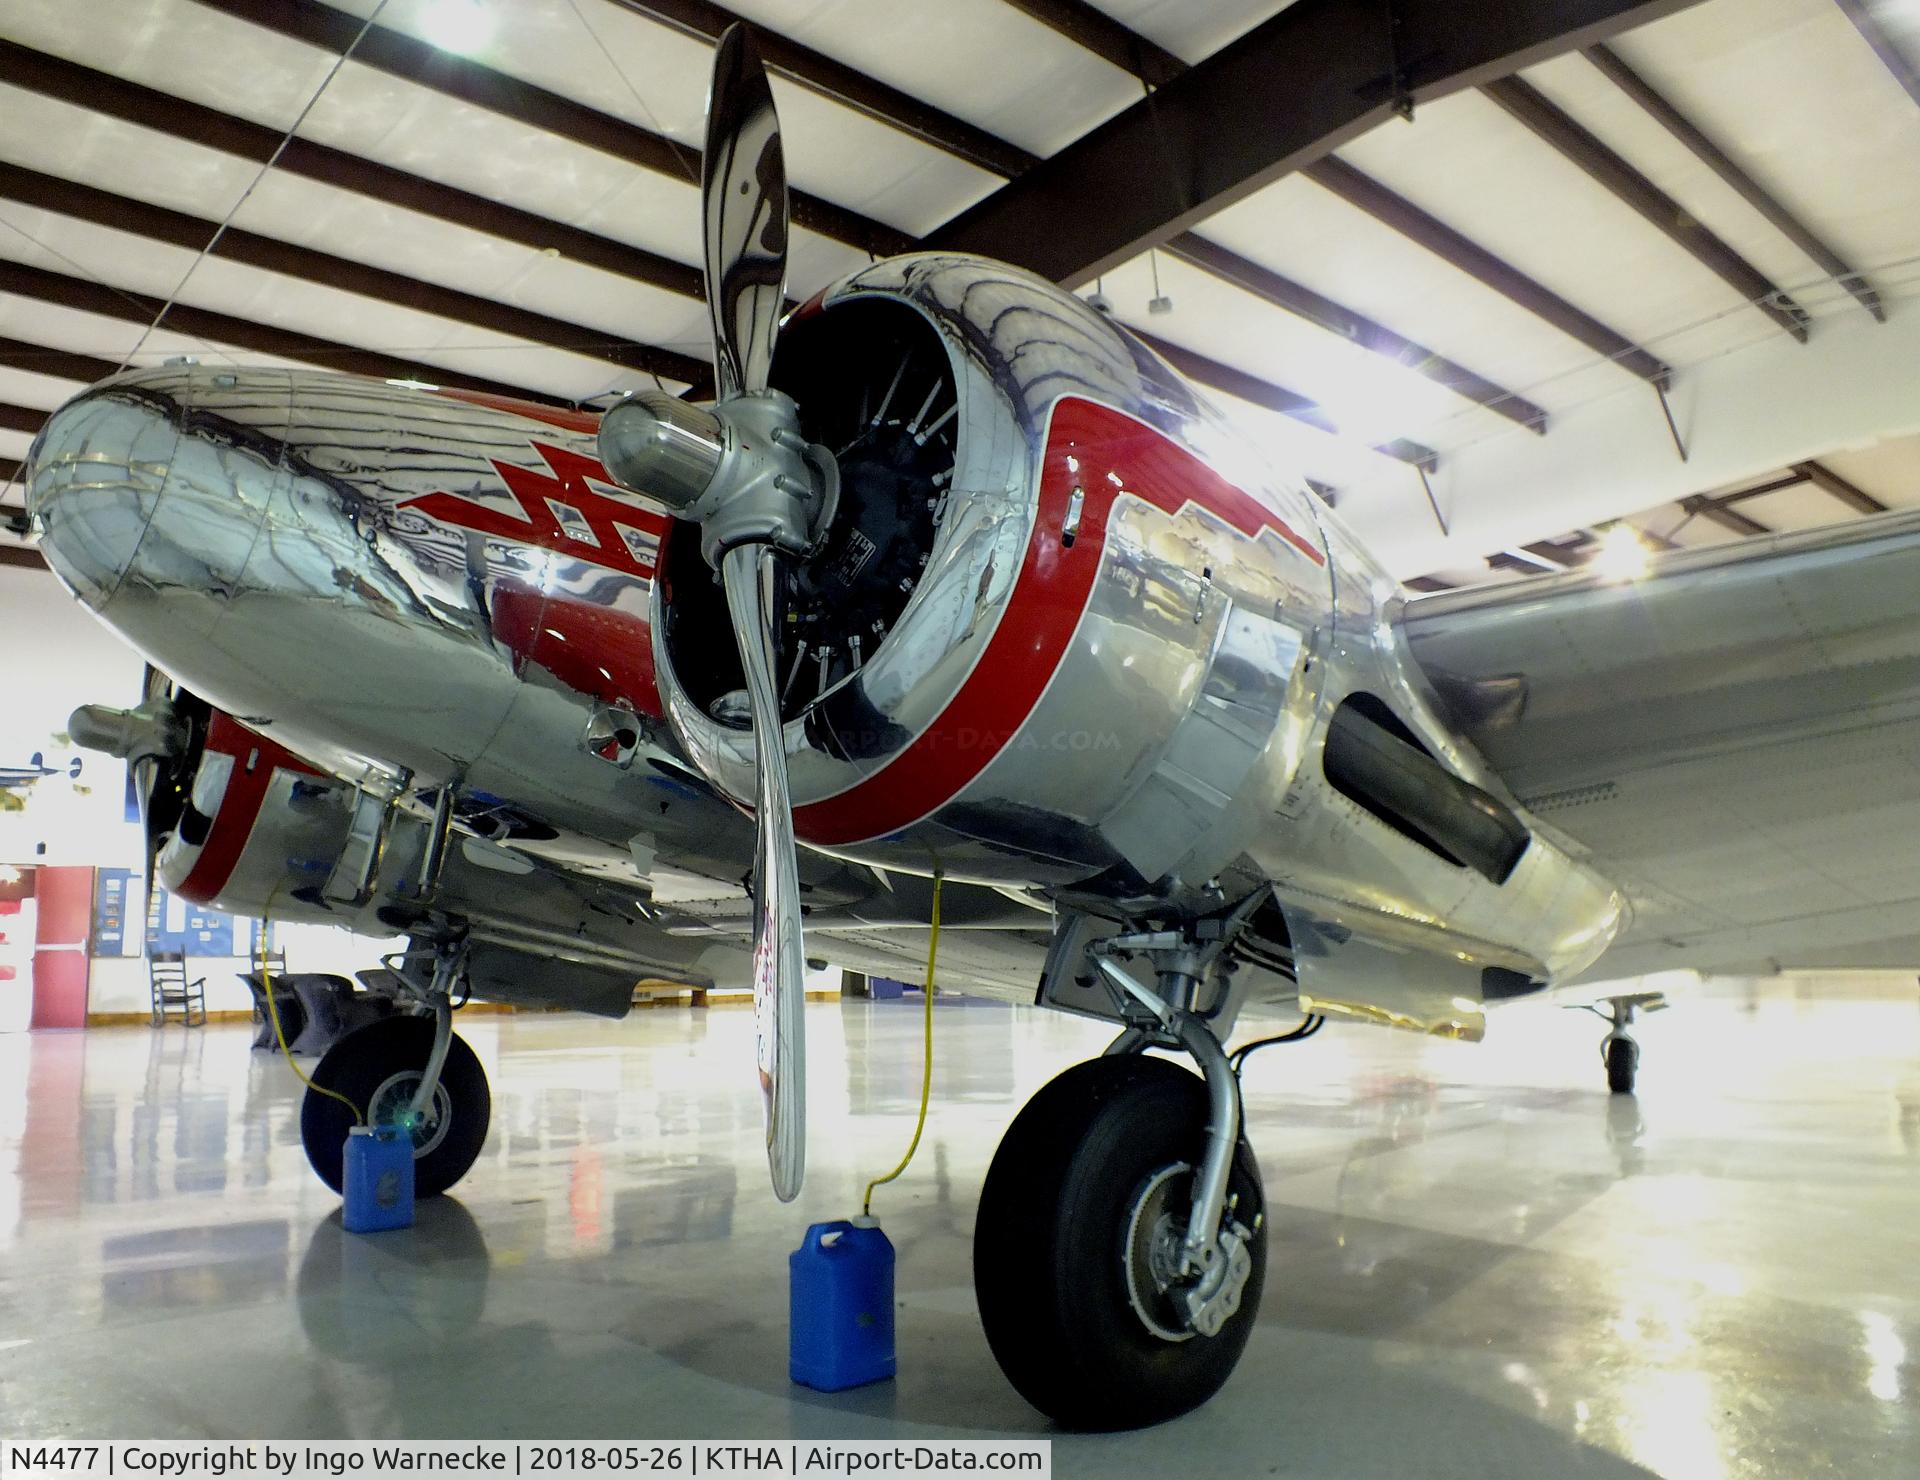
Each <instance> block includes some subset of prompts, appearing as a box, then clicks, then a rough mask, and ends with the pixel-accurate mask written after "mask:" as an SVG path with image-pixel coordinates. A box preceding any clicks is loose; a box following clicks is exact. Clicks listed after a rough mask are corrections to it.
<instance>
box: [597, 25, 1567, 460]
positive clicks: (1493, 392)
mask: <svg viewBox="0 0 1920 1480" xmlns="http://www.w3.org/2000/svg"><path fill="white" fill-rule="evenodd" d="M608 3H610V4H613V5H616V6H618V7H619V8H621V9H622V10H628V11H632V12H634V13H636V14H639V15H643V16H646V17H648V18H650V19H652V20H655V21H658V22H659V23H660V24H662V25H666V26H670V27H672V28H673V29H675V30H678V31H680V32H682V33H683V34H685V35H689V36H695V37H699V38H701V39H703V40H708V41H717V40H718V39H719V37H720V35H721V33H722V32H724V31H725V30H726V28H727V27H728V26H729V25H731V24H733V23H734V22H735V21H737V20H739V19H740V17H739V16H737V15H735V14H734V13H733V12H732V11H730V10H727V9H725V8H723V7H721V6H719V5H714V4H711V3H709V0H608ZM1020 8H1021V9H1022V10H1024V11H1027V13H1029V14H1031V15H1033V17H1034V18H1035V19H1036V20H1040V21H1041V22H1042V23H1043V24H1046V25H1048V26H1051V27H1052V28H1053V29H1055V30H1058V31H1060V32H1061V33H1062V34H1063V35H1066V36H1068V37H1069V38H1070V39H1072V40H1074V41H1076V42H1078V43H1080V44H1082V45H1083V46H1088V47H1089V49H1092V50H1095V51H1096V52H1097V53H1099V54H1101V55H1107V54H1108V53H1112V56H1114V57H1124V58H1126V60H1125V61H1123V62H1118V63H1116V65H1121V66H1123V67H1125V68H1126V70H1129V71H1133V72H1135V74H1136V75H1139V76H1143V77H1151V78H1158V79H1162V80H1171V79H1172V78H1173V77H1174V76H1177V75H1178V74H1179V73H1180V72H1183V71H1185V70H1186V64H1185V63H1184V62H1182V61H1181V60H1180V59H1179V58H1178V57H1176V56H1174V55H1173V54H1172V53H1170V52H1165V51H1162V50H1160V49H1159V48H1158V47H1155V46H1154V45H1153V43H1152V42H1150V41H1147V40H1146V39H1145V38H1144V37H1140V36H1137V35H1135V34H1134V33H1133V32H1131V31H1129V30H1127V29H1126V27H1124V26H1122V25H1120V24H1119V22H1117V21H1114V20H1111V19H1109V18H1108V17H1106V16H1105V15H1103V14H1101V12H1099V11H1097V10H1094V9H1093V8H1092V7H1090V6H1086V5H1082V4H1079V3H1077V0H1048V3H1040V0H1036V3H1035V4H1034V5H1033V6H1032V7H1031V8H1029V7H1028V6H1025V5H1022V6H1020ZM754 39H755V42H756V44H757V45H758V46H759V48H760V51H761V55H762V56H763V57H764V58H765V59H766V61H767V64H768V65H769V66H770V67H772V68H773V69H774V70H776V71H778V72H782V73H784V74H785V75H787V76H789V77H791V78H792V79H793V80H794V81H796V82H798V83H800V84H802V85H803V86H806V87H808V88H811V89H812V90H813V91H815V92H817V93H819V94H820V95H821V96H822V97H826V98H829V99H832V100H833V101H835V102H838V103H841V104H843V105H844V106H846V107H849V108H852V109H855V110H856V111H858V112H861V113H864V114H865V115H866V116H868V117H869V118H873V119H876V120H878V121H879V122H881V123H885V124H888V125H890V126H892V127H894V128H896V129H898V130H900V131H901V132H903V133H906V134H909V135H911V136H912V137H914V138H918V139H920V140H922V141H923V142H926V143H929V144H932V145H934V146H935V147H937V148H940V149H943V150H945V151H946V152H947V153H949V154H952V155H954V156H955V157H957V158H960V159H965V160H967V161H969V162H970V163H972V164H976V165H978V166H980V167H981V168H982V169H987V170H992V171H994V172H995V173H997V174H1000V175H1002V176H1006V177H1010V178H1011V177H1016V176H1018V175H1020V174H1021V173H1023V172H1024V171H1026V170H1027V169H1029V168H1031V167H1032V166H1033V165H1036V164H1038V163H1039V162H1040V161H1039V156H1037V155H1034V154H1029V153H1028V152H1027V151H1026V150H1024V149H1021V148H1020V147H1019V146H1017V145H1015V144H1012V143H1009V142H1008V141H1007V140H1004V139H1000V138H998V137H996V136H995V135H993V134H990V133H988V132H987V131H986V130H984V129H980V128H976V127H975V126H974V125H972V124H969V123H966V122H964V121H962V120H960V119H957V118H954V117H953V116H952V115H950V114H946V113H942V112H940V111H939V110H937V109H934V108H931V107H929V106H928V105H926V104H924V103H920V102H918V101H917V100H915V99H913V98H911V97H908V96H907V95H906V94H904V93H901V92H898V91H897V90H895V89H893V88H890V87H887V86H886V85H885V84H882V83H878V82H875V81H874V80H873V79H871V78H869V77H866V76H864V75H862V74H861V73H858V72H855V71H853V70H852V69H851V68H848V67H846V66H843V65H842V64H841V63H839V62H835V61H833V60H832V59H831V58H828V57H824V56H822V55H821V54H820V53H818V52H815V51H811V50H809V49H808V48H806V47H803V46H800V45H799V44H798V43H796V42H792V41H789V40H787V39H786V38H785V37H783V36H780V35H779V34H778V33H775V32H770V31H767V30H765V29H760V28H756V30H755V32H754ZM1109 59H1112V58H1111V57H1110V58H1109ZM1166 250H1167V254H1168V255H1169V256H1172V257H1177V258H1179V259H1180V260H1181V261H1183V262H1185V263H1187V264H1188V265H1189V266H1192V267H1195V268H1198V269H1199V270H1200V271H1202V272H1205V273H1207V274H1209V275H1210V276H1213V277H1216V278H1219V279H1220V280H1221V281H1223V282H1227V283H1231V284H1232V285H1234V286H1235V287H1238V288H1240V289H1241V290H1243V291H1245V292H1249V293H1252V294H1254V295H1256V296H1257V297H1260V298H1262V299H1265V300H1266V301H1267V302H1268V303H1270V304H1272V305H1274V306H1275V307H1276V308H1280V309H1284V310H1285V311H1287V312H1288V313H1292V314H1295V315H1297V316H1299V317H1301V318H1304V319H1306V320H1308V321H1309V322H1310V323H1313V324H1316V325H1318V326H1319V327H1321V328H1323V329H1326V330H1328V331H1330V332H1331V333H1334V334H1338V335H1340V336H1341V337H1342V338H1344V339H1346V340H1348V341H1349V342H1351V343H1353V344H1357V345H1359V346H1360V347H1361V348H1362V349H1366V350H1369V351H1371V352H1372V353H1374V354H1378V355H1381V356H1383V357H1385V358H1387V359H1391V360H1395V361H1397V362H1398V363H1400V364H1402V365H1405V366H1407V367H1408V368H1409V369H1412V370H1414V371H1416V372H1417V373H1419V374H1421V375H1424V376H1426V377H1427V378H1429V379H1431V380H1433V381H1435V382H1437V383H1438V384H1440V385H1444V386H1446V387H1447V388H1448V389H1449V390H1452V391H1454V392H1455V393H1456V394H1458V395H1461V396H1464V397H1465V398H1467V399H1468V400H1470V401H1473V402H1476V403H1477V404H1479V405H1482V406H1485V407H1487V408H1488V409H1489V410H1492V411H1495V412H1497V413H1499V414H1500V415H1502V416H1505V417H1507V418H1509V419H1510V420H1512V421H1515V422H1518V423H1520V424H1521V425H1522V426H1526V427H1529V428H1531V429H1532V430H1534V431H1536V432H1544V431H1545V430H1546V420H1547V414H1546V412H1545V411H1544V410H1543V409H1542V408H1541V407H1539V406H1536V405H1534V404H1533V403H1532V402H1531V401H1528V400H1527V399H1526V398H1524V397H1523V396H1520V395H1518V394H1517V393H1515V392H1513V391H1510V390H1507V389H1506V388H1505V387H1504V386H1500V385H1496V384H1494V383H1493V382H1492V381H1490V380H1487V379H1485V378H1484V377H1482V376H1480V375H1476V374H1475V373H1474V372H1473V371H1471V370H1469V369H1467V368H1466V367H1465V366H1464V365H1460V364H1456V363H1455V362H1454V361H1452V360H1449V359H1447V358H1446V357H1445V356H1443V355H1440V354H1438V353H1436V352H1435V351H1433V350H1430V349H1428V348H1426V347H1425V346H1423V345H1420V344H1416V343H1415V342H1414V341H1412V340H1410V339H1407V338H1405V337H1404V336H1402V335H1399V334H1396V333H1395V332H1394V331H1393V330H1391V329H1389V328H1387V327H1386V326H1385V325H1384V324H1379V323H1376V322H1374V321H1373V320H1371V319H1369V318H1367V317H1365V316H1364V315H1362V314H1359V313H1356V312H1354V311H1353V310H1352V309H1349V308H1346V307H1343V306H1342V305H1341V304H1338V303H1335V302H1334V301H1333V300H1332V299H1330V298H1327V297H1325V296H1324V295H1322V294H1319V293H1315V292H1314V291H1313V290H1311V289H1310V288H1306V287H1304V286H1302V285H1301V284H1299V283H1295V282H1292V281H1290V280H1288V279H1286V278H1284V277H1282V276H1280V275H1279V274H1278V273H1275V272H1271V271H1269V270H1268V269H1267V268H1264V267H1262V266H1260V265H1259V264H1258V263H1256V262H1253V261H1250V260H1249V259H1247V258H1245V257H1242V256H1240V255H1239V254H1238V253H1235V252H1231V251H1228V250H1227V249H1226V248H1225V247H1222V246H1220V245H1218V244H1217V243H1214V242H1210V241H1208V240H1206V239H1205V238H1203V237H1199V236H1195V235H1193V234H1192V233H1190V232H1188V233H1182V234H1181V235H1180V236H1177V237H1175V238H1173V239H1172V240H1171V241H1169V242H1168V243H1167V246H1166Z"/></svg>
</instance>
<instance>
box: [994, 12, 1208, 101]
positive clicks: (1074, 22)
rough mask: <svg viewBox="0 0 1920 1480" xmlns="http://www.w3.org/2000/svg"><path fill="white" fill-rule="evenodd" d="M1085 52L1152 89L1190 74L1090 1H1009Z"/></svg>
mask: <svg viewBox="0 0 1920 1480" xmlns="http://www.w3.org/2000/svg"><path fill="white" fill-rule="evenodd" d="M1005 3H1006V4H1007V5H1010V6H1012V7H1013V9H1015V10H1017V11H1019V12H1020V13H1021V14H1022V15H1026V16H1031V17H1032V18H1033V19H1034V20H1036V21H1038V22H1040V24H1041V25H1043V26H1045V27H1046V28H1047V29H1048V30H1050V31H1054V32H1057V33H1058V34H1059V35H1062V36H1064V37H1066V38H1067V40H1069V41H1071V42H1073V44H1074V45H1076V46H1078V47H1080V48H1081V50H1083V51H1090V52H1092V53H1093V54H1094V55H1095V56H1097V57H1099V58H1100V59H1101V60H1102V61H1105V62H1109V63H1111V64H1112V65H1113V66H1116V67H1118V68H1119V69H1120V70H1121V71H1122V72H1131V73H1132V74H1133V75H1134V76H1135V77H1138V78H1139V79H1140V80H1141V81H1142V82H1145V83H1147V84H1148V85H1149V86H1152V87H1163V86H1165V85H1166V84H1167V83H1169V82H1171V81H1173V79H1174V78H1176V77H1178V76H1179V75H1180V74H1181V73H1182V72H1184V71H1186V70H1187V64H1186V63H1185V62H1183V61H1181V60H1180V58H1179V57H1177V56H1175V55H1174V54H1173V53H1172V52H1170V51H1168V50H1167V49H1166V48H1165V47H1163V46H1160V45H1157V44H1156V43H1154V42H1152V41H1149V40H1147V38H1146V37H1144V36H1142V35H1141V34H1140V33H1139V32H1138V31H1134V30H1131V29H1129V28H1128V27H1126V26H1124V25H1122V24H1121V23H1120V22H1119V21H1117V20H1115V19H1114V18H1113V17H1112V16H1110V15H1108V14H1107V13H1106V12H1105V11H1103V10H1100V9H1097V8H1096V7H1094V6H1092V5H1089V4H1087V3H1086V0H1005Z"/></svg>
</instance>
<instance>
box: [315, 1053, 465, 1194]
mask: <svg viewBox="0 0 1920 1480" xmlns="http://www.w3.org/2000/svg"><path fill="white" fill-rule="evenodd" d="M432 1051H433V1019H432V1018H420V1017H393V1018H383V1019H382V1020H381V1021H379V1022H375V1023H369V1024H367V1026H366V1027H364V1028H360V1029H358V1030H356V1031H355V1032H352V1033H349V1034H348V1035H347V1036H346V1037H345V1038H342V1039H341V1040H340V1041H339V1042H338V1043H336V1044H334V1046H333V1047H332V1048H330V1049H328V1050H327V1052H326V1055H325V1057H323V1058H322V1059H321V1060H320V1063H319V1066H318V1067H317V1068H316V1069H315V1070H314V1071H313V1082H314V1084H315V1085H317V1086H319V1087H320V1088H322V1089H329V1090H332V1091H333V1092H334V1093H335V1094H339V1095H345V1096H346V1097H347V1099H349V1100H351V1101H352V1102H353V1103H354V1104H355V1105H357V1106H359V1107H360V1109H361V1110H363V1111H365V1112H366V1114H367V1119H368V1122H369V1123H370V1124H373V1125H397V1124H399V1123H400V1117H401V1114H402V1113H403V1112H404V1111H405V1110H406V1108H407V1106H408V1104H409V1103H410V1102H411V1101H412V1099H413V1093H414V1090H415V1089H417V1088H418V1087H419V1084H420V1075H421V1072H422V1071H423V1070H424V1069H425V1068H426V1066H427V1055H428V1054H430V1053H431V1052H432ZM492 1115H493V1097H492V1095H491V1094H489V1093H488V1091H487V1075H486V1071H485V1070H484V1069H482V1068H481V1067H480V1060H479V1059H478V1058H477V1057H476V1056H475V1055H474V1052H473V1050H472V1049H471V1048H469V1047H468V1046H467V1044H466V1041H465V1040H464V1039H462V1038H460V1037H458V1036H455V1038H454V1039H453V1041H452V1043H450V1044H449V1045H448V1047H447V1062H446V1067H445V1068H443V1069H442V1070H441V1071H440V1083H439V1084H438V1085H437V1086H436V1087H435V1089H434V1094H433V1103H432V1104H431V1105H429V1106H428V1107H427V1111H426V1113H425V1114H424V1115H423V1116H422V1117H421V1121H420V1124H419V1125H416V1126H414V1127H413V1128H412V1135H413V1195H414V1196H415V1197H416V1198H421V1197H437V1196H438V1195H439V1194H440V1193H442V1192H445V1191H446V1190H447V1189H448V1188H449V1187H451V1186H453V1184H454V1183H455V1182H458V1181H459V1180H460V1179H461V1178H462V1177H463V1176H465V1175H466V1173H467V1169H468V1168H469V1167H471V1166H472V1165H473V1163H474V1158H476V1157H477V1156H479V1154H480V1146H481V1143H482V1142H484V1141H485V1140H486V1139H487V1122H488V1121H489V1120H490V1119H491V1117H492ZM353 1125H354V1118H353V1112H352V1111H350V1110H349V1109H347V1107H346V1106H345V1105H343V1104H341V1103H340V1102H339V1101H338V1100H335V1099H332V1098H330V1097H329V1096H327V1095H323V1094H318V1093H316V1092H315V1091H314V1090H308V1091H307V1097H306V1100H305V1101H304V1102H303V1103H302V1104H301V1106H300V1139H301V1141H302V1142H303V1143H304V1144H305V1146H306V1148H307V1160H308V1161H309V1162H311V1163H312V1164H313V1170H314V1172H315V1173H316V1174H317V1175H318V1176H319V1178H320V1180H321V1181H322V1182H325V1183H326V1184H327V1186H329V1187H331V1188H332V1189H333V1190H334V1191H335V1192H338V1191H340V1188H341V1182H342V1163H343V1161H344V1160H345V1156H346V1143H347V1132H348V1131H349V1130H351V1129H352V1128H353Z"/></svg>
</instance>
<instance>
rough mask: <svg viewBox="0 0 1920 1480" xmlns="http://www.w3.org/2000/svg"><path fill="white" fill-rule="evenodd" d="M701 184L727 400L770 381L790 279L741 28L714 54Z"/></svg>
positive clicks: (762, 116)
mask: <svg viewBox="0 0 1920 1480" xmlns="http://www.w3.org/2000/svg"><path fill="white" fill-rule="evenodd" d="M700 190H701V204H702V208H703V210H704V211H705V213H706V221H705V229H704V231H703V233H702V242H703V245H704V247H705V251H706V280H707V309H708V312H709V313H710V314H711V315H712V317H713V370H714V377H715V384H716V385H717V386H718V388H719V392H720V399H721V400H722V401H726V400H730V399H731V398H732V397H734V396H737V395H742V394H746V395H752V394H755V393H757V392H759V391H763V390H765V389H766V388H767V373H768V371H769V370H770V369H771V368H772V366H773V342H774V338H775V336H776V334H777V333H778V331H779V326H780V310H781V308H782V306H783V305H784V303H785V301H786V283H787V166H786V159H785V156H784V155H783V154H782V153H781V149H780V119H779V116H778V115H777V114H776V113H775V112H774V111H773V91H772V89H771V88H769V87H768V85H767V72H766V68H765V67H763V66H762V65H761V63H760V53H759V50H758V48H756V47H755V46H754V44H753V41H752V40H751V38H750V37H749V36H748V35H747V28H746V27H745V26H742V25H737V24H736V25H733V26H729V27H728V28H727V32H726V34H725V35H723V36H722V37H721V38H720V49H719V51H718V52H716V53H715V55H714V59H713V92H712V94H711V96H710V97H709V98H708V100H707V148H706V156H705V159H704V161H703V163H702V170H701V182H700Z"/></svg>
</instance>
